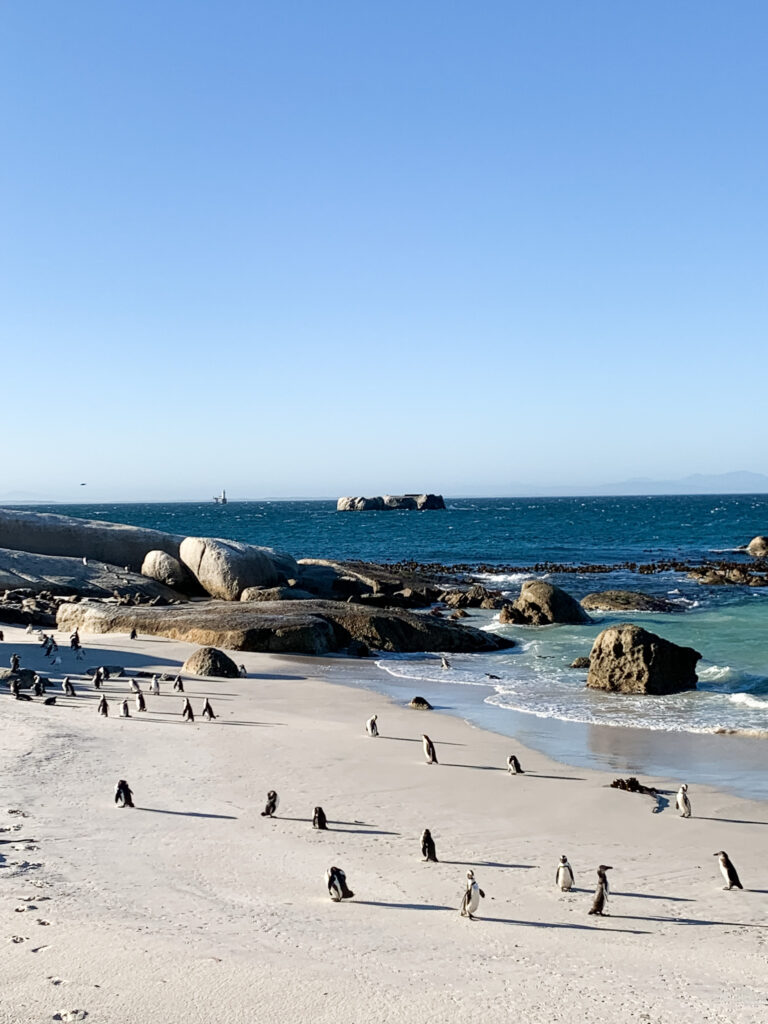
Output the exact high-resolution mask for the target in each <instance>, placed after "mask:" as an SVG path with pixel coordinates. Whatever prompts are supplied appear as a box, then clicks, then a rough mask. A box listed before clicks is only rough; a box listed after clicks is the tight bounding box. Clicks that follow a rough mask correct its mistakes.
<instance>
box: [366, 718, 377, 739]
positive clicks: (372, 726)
mask: <svg viewBox="0 0 768 1024" xmlns="http://www.w3.org/2000/svg"><path fill="white" fill-rule="evenodd" d="M378 717H379V716H378V715H371V717H370V718H369V719H368V721H367V722H366V723H365V731H366V732H367V733H368V735H369V736H378V735H379V727H378V725H376V719H377V718H378Z"/></svg>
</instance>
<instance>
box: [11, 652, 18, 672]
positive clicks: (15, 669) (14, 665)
mask: <svg viewBox="0 0 768 1024" xmlns="http://www.w3.org/2000/svg"><path fill="white" fill-rule="evenodd" d="M19 664H20V662H19V656H18V654H12V655H11V672H18V671H19Z"/></svg>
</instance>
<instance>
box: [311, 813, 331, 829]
mask: <svg viewBox="0 0 768 1024" xmlns="http://www.w3.org/2000/svg"><path fill="white" fill-rule="evenodd" d="M312 828H319V829H320V830H321V831H323V832H325V831H326V830H327V828H328V819H327V818H326V817H325V811H324V810H323V808H322V807H316V808H315V813H314V815H313V816H312Z"/></svg>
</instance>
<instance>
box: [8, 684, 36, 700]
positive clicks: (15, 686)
mask: <svg viewBox="0 0 768 1024" xmlns="http://www.w3.org/2000/svg"><path fill="white" fill-rule="evenodd" d="M8 688H9V689H10V691H11V696H12V697H15V698H16V700H18V699H19V698H20V697H21V694H20V693H19V680H18V679H12V680H11V681H10V683H8ZM24 696H25V697H26V694H24ZM30 699H31V698H30Z"/></svg>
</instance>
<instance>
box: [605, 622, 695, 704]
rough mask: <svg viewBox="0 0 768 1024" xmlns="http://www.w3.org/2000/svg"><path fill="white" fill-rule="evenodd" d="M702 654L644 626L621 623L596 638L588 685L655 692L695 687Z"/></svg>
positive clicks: (669, 692)
mask: <svg viewBox="0 0 768 1024" xmlns="http://www.w3.org/2000/svg"><path fill="white" fill-rule="evenodd" d="M700 658H701V655H700V654H699V652H698V651H695V650H694V649H693V648H692V647H680V646H678V645H677V644H673V643H672V642H671V641H670V640H665V639H664V638H663V637H660V636H657V635H656V634H655V633H650V632H649V631H648V630H647V629H643V628H642V627H641V626H635V625H632V624H631V623H622V624H621V625H618V626H610V627H609V628H608V629H604V630H603V632H602V633H600V635H599V636H598V637H597V639H596V640H595V642H594V644H593V646H592V651H591V653H590V656H589V675H588V676H587V686H588V687H590V688H591V689H593V690H608V691H610V692H612V693H648V694H656V695H663V694H671V693H682V692H684V691H685V690H695V689H696V683H697V676H696V663H697V662H698V661H699V659H700Z"/></svg>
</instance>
